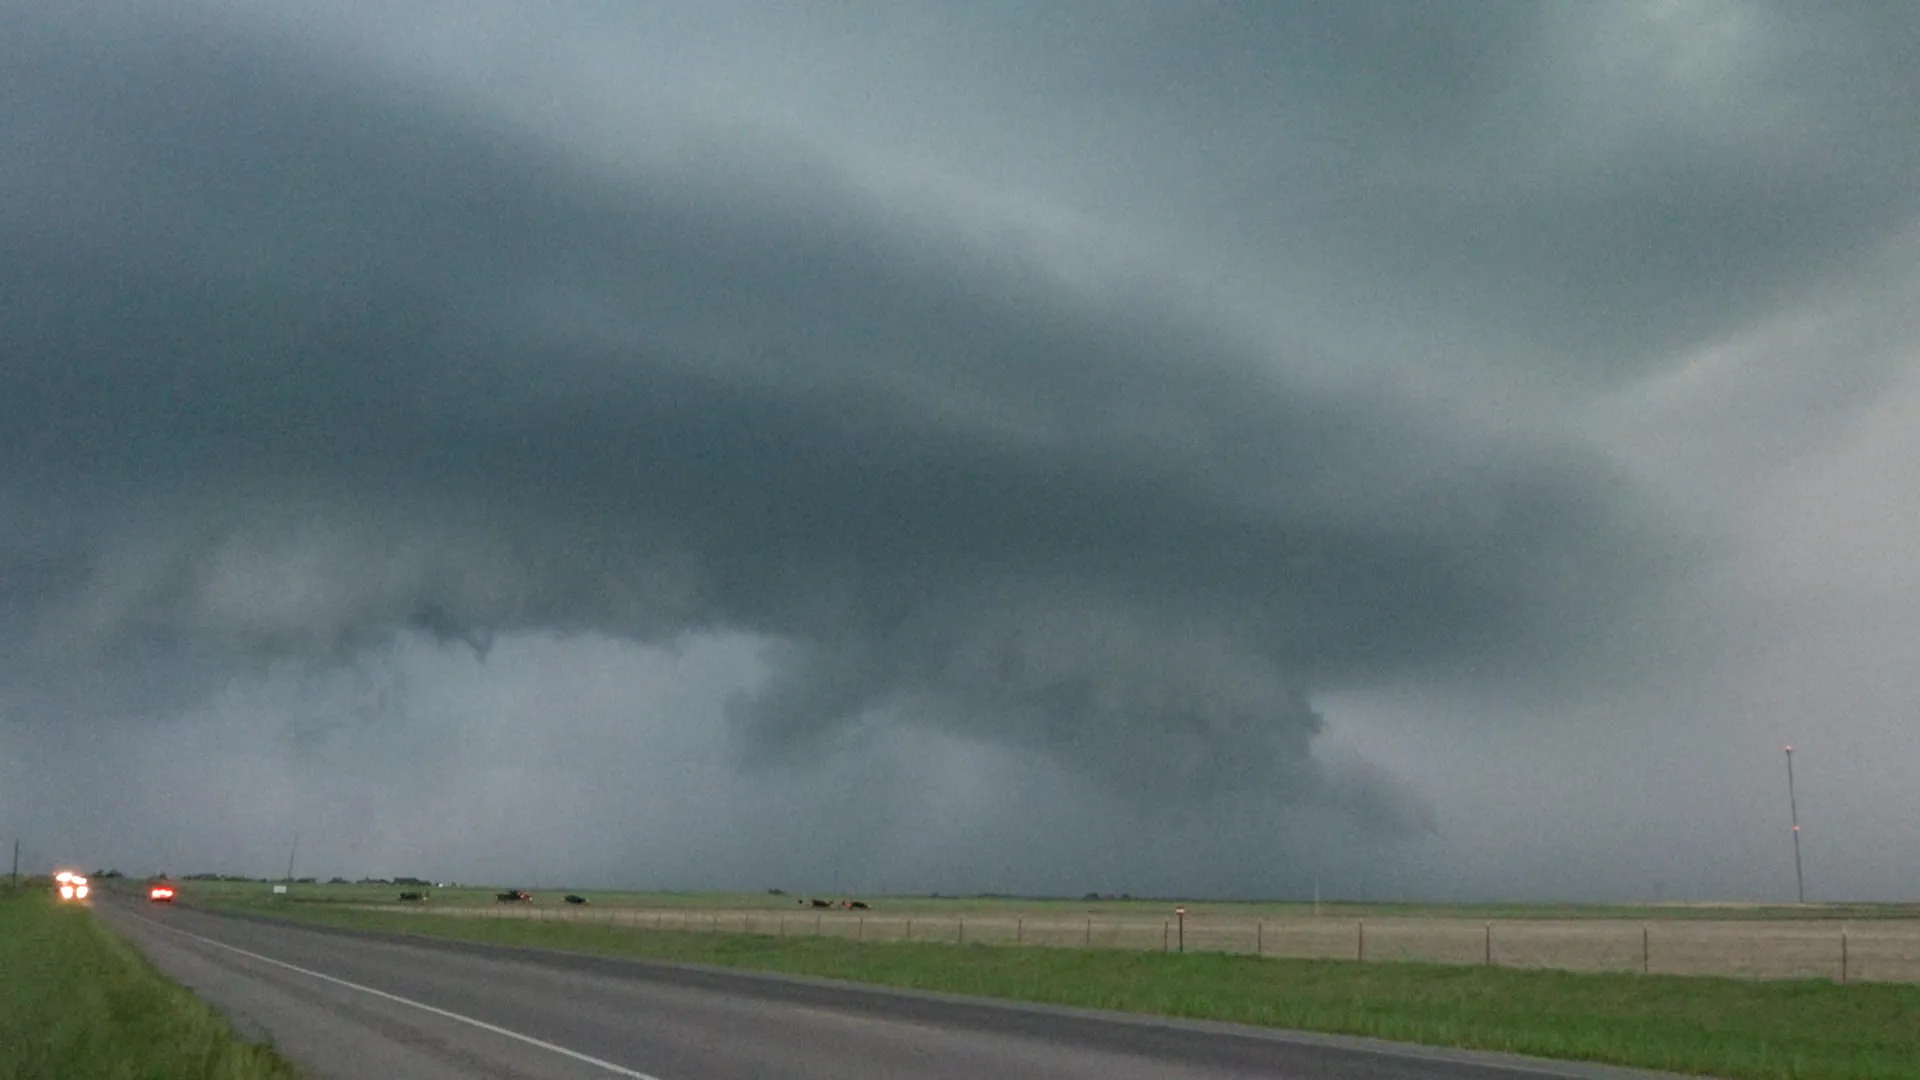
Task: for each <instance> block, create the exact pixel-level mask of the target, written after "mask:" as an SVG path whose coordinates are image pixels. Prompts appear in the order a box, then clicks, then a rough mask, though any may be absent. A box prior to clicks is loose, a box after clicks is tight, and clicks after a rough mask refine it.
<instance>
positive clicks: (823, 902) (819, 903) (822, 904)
mask: <svg viewBox="0 0 1920 1080" xmlns="http://www.w3.org/2000/svg"><path fill="white" fill-rule="evenodd" d="M812 903H813V906H814V907H832V906H833V901H831V900H814V901H812Z"/></svg>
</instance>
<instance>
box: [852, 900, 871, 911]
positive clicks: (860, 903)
mask: <svg viewBox="0 0 1920 1080" xmlns="http://www.w3.org/2000/svg"><path fill="white" fill-rule="evenodd" d="M847 907H849V908H851V909H852V910H854V911H865V910H867V902H866V901H865V900H849V901H847Z"/></svg>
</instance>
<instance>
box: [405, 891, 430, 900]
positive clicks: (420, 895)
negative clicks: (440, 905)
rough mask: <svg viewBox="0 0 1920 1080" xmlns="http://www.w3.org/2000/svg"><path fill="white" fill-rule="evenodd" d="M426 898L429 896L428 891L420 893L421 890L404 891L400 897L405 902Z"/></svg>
mask: <svg viewBox="0 0 1920 1080" xmlns="http://www.w3.org/2000/svg"><path fill="white" fill-rule="evenodd" d="M426 898H427V894H426V893H419V892H403V893H401V894H400V899H401V900H402V901H403V902H411V901H415V900H425V899H426Z"/></svg>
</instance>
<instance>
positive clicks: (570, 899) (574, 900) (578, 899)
mask: <svg viewBox="0 0 1920 1080" xmlns="http://www.w3.org/2000/svg"><path fill="white" fill-rule="evenodd" d="M566 899H567V903H569V904H584V903H586V902H587V898H586V897H584V896H575V895H573V894H572V893H568V894H567V897H566Z"/></svg>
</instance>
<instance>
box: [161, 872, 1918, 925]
mask: <svg viewBox="0 0 1920 1080" xmlns="http://www.w3.org/2000/svg"><path fill="white" fill-rule="evenodd" d="M180 884H181V885H182V886H183V887H185V888H188V889H191V890H193V891H194V893H195V894H196V895H198V896H203V897H205V898H207V899H209V900H220V901H231V900H266V899H269V898H270V897H271V893H272V885H271V883H268V882H264V881H190V882H183V883H180ZM410 887H411V886H404V885H383V884H359V883H354V884H306V883H295V884H292V885H290V886H288V889H289V893H288V895H289V897H291V898H292V899H295V900H299V901H304V902H310V903H386V902H391V901H393V900H394V898H395V897H396V896H397V895H398V894H399V893H400V892H401V891H403V890H405V889H407V888H410ZM515 887H518V888H522V889H526V890H527V891H529V892H531V893H533V897H534V904H535V906H540V905H544V904H551V905H559V904H560V903H561V897H562V896H564V895H565V894H566V893H568V892H574V893H577V894H579V895H581V896H584V897H587V898H588V899H589V900H591V901H592V902H593V903H594V904H596V905H601V906H608V907H622V908H641V909H645V910H649V911H652V910H677V909H683V908H689V909H697V910H700V911H703V912H705V911H712V910H721V911H771V912H788V911H796V910H800V909H801V908H802V907H804V904H805V899H806V898H807V897H809V896H815V895H818V896H823V897H828V896H830V897H834V898H837V897H838V894H827V893H819V894H808V893H800V892H797V891H796V892H792V893H791V894H789V893H785V892H783V893H780V894H777V895H775V894H769V893H764V892H762V893H732V892H672V891H644V890H607V889H567V888H561V887H547V888H541V887H538V886H530V885H529V884H527V883H526V882H519V883H512V882H509V883H507V884H504V885H499V886H494V885H459V886H455V887H452V888H444V889H443V888H429V889H428V891H429V892H431V893H432V894H433V898H434V899H435V900H436V901H439V902H442V903H446V904H463V905H464V904H490V903H492V902H493V896H494V893H495V892H498V891H500V890H502V889H508V888H515ZM856 895H857V896H858V898H859V899H863V900H866V901H868V902H869V903H871V904H873V905H875V908H876V909H884V910H885V911H886V912H889V913H893V914H902V915H905V914H914V915H953V916H959V915H998V916H1005V917H1009V918H1012V917H1016V916H1021V915H1057V916H1063V917H1064V916H1086V915H1093V916H1096V917H1106V916H1113V917H1119V916H1135V917H1140V918H1152V919H1158V918H1160V917H1162V916H1167V915H1171V913H1172V911H1173V909H1174V907H1175V906H1176V905H1180V906H1185V907H1186V909H1187V911H1188V912H1189V914H1190V915H1193V916H1240V917H1244V918H1267V919H1295V918H1301V917H1304V916H1309V915H1314V914H1316V913H1318V914H1319V915H1320V916H1322V917H1334V918H1341V919H1348V920H1352V919H1355V918H1388V917H1394V916H1400V917H1409V918H1423V919H1426V918H1457V919H1465V920H1474V921H1483V920H1486V919H1496V920H1498V919H1536V920H1556V921H1557V920H1565V919H1580V920H1588V919H1610V920H1627V921H1633V922H1643V921H1672V920H1706V921H1714V922H1730V921H1731V922H1747V921H1769V922H1802V921H1808V922H1838V921H1849V922H1878V921H1887V920H1895V921H1897V920H1907V919H1911V920H1915V921H1920V902H1916V903H1909V904H1866V903H1837V904H1759V903H1733V902H1709V903H1689V904H1680V903H1674V904H1521V903H1509V902H1489V903H1471V904H1465V903H1463V904H1415V903H1354V902H1349V901H1340V900H1329V901H1326V902H1324V903H1321V904H1318V905H1315V904H1313V903H1309V902H1303V901H1283V900H1179V899H1135V898H1127V899H1116V898H1113V897H1102V898H1100V899H1074V898H1066V897H1015V896H917V895H916V896H879V897H873V896H867V895H865V894H856Z"/></svg>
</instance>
